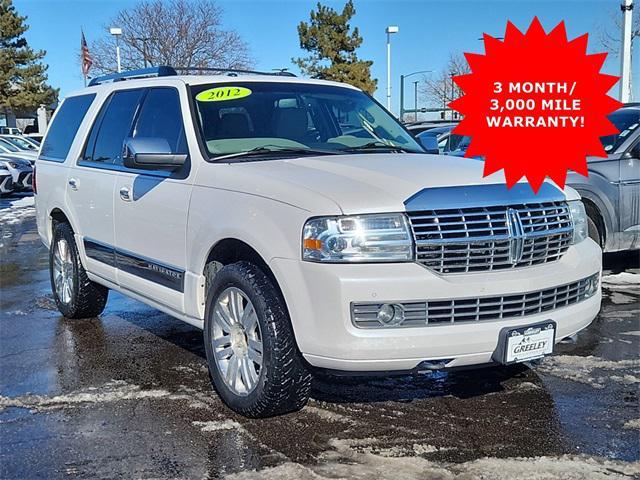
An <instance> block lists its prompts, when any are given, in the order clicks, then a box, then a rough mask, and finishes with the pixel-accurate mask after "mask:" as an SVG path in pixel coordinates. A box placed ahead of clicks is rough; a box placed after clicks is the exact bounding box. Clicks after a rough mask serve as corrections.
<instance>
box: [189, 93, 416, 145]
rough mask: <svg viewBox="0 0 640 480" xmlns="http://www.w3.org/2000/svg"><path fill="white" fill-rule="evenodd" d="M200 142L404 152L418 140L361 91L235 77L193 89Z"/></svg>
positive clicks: (208, 143) (207, 143) (206, 143)
mask: <svg viewBox="0 0 640 480" xmlns="http://www.w3.org/2000/svg"><path fill="white" fill-rule="evenodd" d="M192 91H193V96H194V103H195V105H196V113H197V117H198V121H199V124H200V131H201V134H202V136H203V139H204V144H205V145H206V147H207V150H208V151H209V153H210V154H211V156H212V157H215V156H222V155H229V154H234V153H239V152H248V151H254V152H256V151H258V153H264V152H267V153H268V152H269V151H273V152H272V153H276V152H277V153H278V154H280V155H281V154H282V152H283V151H286V150H289V149H290V150H291V151H296V153H301V152H302V153H304V150H307V149H309V150H311V151H312V152H315V153H325V154H327V153H334V154H340V153H353V152H354V151H358V152H364V153H368V152H385V151H404V152H413V153H424V150H423V148H422V147H421V146H420V145H419V144H418V143H417V142H416V140H415V139H414V138H413V137H412V136H411V135H410V134H409V133H407V131H406V130H405V129H404V128H403V127H402V126H401V125H400V124H399V123H398V122H397V121H396V119H395V118H393V117H392V116H391V115H390V114H389V113H388V112H387V111H386V110H385V109H384V108H382V107H381V106H380V105H379V104H377V103H376V102H375V101H374V100H373V99H371V97H369V96H368V95H366V94H365V93H363V92H361V91H359V90H353V89H350V88H344V87H334V86H328V85H311V84H297V83H281V82H265V83H259V82H233V83H229V84H224V85H220V84H215V85H198V86H194V87H193V88H192Z"/></svg>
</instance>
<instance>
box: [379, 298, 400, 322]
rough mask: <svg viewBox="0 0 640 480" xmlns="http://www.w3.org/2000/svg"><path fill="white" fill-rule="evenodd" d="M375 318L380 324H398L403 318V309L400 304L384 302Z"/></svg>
mask: <svg viewBox="0 0 640 480" xmlns="http://www.w3.org/2000/svg"><path fill="white" fill-rule="evenodd" d="M377 319H378V322H380V324H381V325H398V324H400V323H401V322H402V321H403V320H404V309H403V308H402V305H397V304H392V303H385V304H384V305H382V306H381V307H380V310H378V315H377Z"/></svg>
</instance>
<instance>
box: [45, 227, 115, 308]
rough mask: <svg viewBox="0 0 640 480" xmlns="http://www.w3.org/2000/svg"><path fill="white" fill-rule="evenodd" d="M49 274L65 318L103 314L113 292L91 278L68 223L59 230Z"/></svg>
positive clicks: (54, 295)
mask: <svg viewBox="0 0 640 480" xmlns="http://www.w3.org/2000/svg"><path fill="white" fill-rule="evenodd" d="M49 274H50V278H51V290H52V291H53V298H54V300H55V302H56V306H57V307H58V310H60V313H62V314H63V315H64V316H65V317H67V318H90V317H96V316H98V315H100V314H101V313H102V311H103V310H104V307H105V305H106V304H107V298H108V296H109V289H107V288H106V287H104V286H102V285H99V284H97V283H95V282H92V281H91V280H89V277H87V272H86V271H85V269H84V267H83V266H82V262H81V261H80V255H79V253H78V247H77V245H76V241H75V237H74V235H73V230H72V229H71V226H70V225H69V224H68V223H58V224H56V226H55V229H54V232H53V241H52V242H51V249H50V251H49Z"/></svg>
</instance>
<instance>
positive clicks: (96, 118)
mask: <svg viewBox="0 0 640 480" xmlns="http://www.w3.org/2000/svg"><path fill="white" fill-rule="evenodd" d="M151 75H156V76H155V77H150V76H151ZM139 77H149V78H139ZM110 80H111V81H110ZM34 187H35V189H36V191H37V197H36V207H37V220H38V230H39V232H40V235H41V237H42V239H43V241H44V243H45V244H46V245H47V246H48V247H49V248H50V252H51V253H50V265H51V267H50V268H51V283H52V288H53V293H54V297H55V301H56V303H57V305H58V308H59V309H60V311H61V312H62V313H63V314H64V315H65V316H67V317H69V318H82V317H92V316H95V315H98V314H100V313H101V312H102V310H103V308H104V307H105V303H106V302H107V294H108V291H109V290H110V289H113V290H117V291H119V292H122V293H124V294H126V295H129V296H131V297H133V298H135V299H138V300H140V301H142V302H145V303H147V304H149V305H151V306H153V307H156V308H158V309H160V310H162V311H164V312H166V313H168V314H169V315H172V316H174V317H177V318H179V319H182V320H184V321H185V322H188V323H190V324H192V325H195V326H197V327H199V328H202V329H204V340H205V344H206V352H207V361H208V364H209V370H210V373H211V377H212V379H213V382H214V384H215V387H216V389H217V391H218V393H219V394H220V396H221V397H222V399H223V400H224V401H225V402H226V403H227V404H228V405H229V406H230V407H231V408H232V409H234V410H236V411H238V412H240V413H242V414H244V415H248V416H256V417H262V416H269V415H275V414H280V413H284V412H288V411H292V410H295V409H299V408H301V407H302V406H303V405H304V404H305V402H306V400H307V397H308V394H309V389H310V384H311V373H312V372H313V371H314V370H315V369H317V368H321V369H323V370H325V371H326V370H329V371H334V372H336V371H341V372H390V373H398V372H410V371H426V370H431V369H439V368H453V367H465V366H471V365H483V364H490V363H499V364H509V363H512V362H521V361H526V360H531V359H534V358H540V357H541V356H544V355H546V354H549V353H550V352H551V351H552V349H553V345H554V343H556V342H558V341H560V340H562V339H563V338H565V337H568V336H572V335H574V334H575V333H576V332H578V331H579V330H581V329H583V328H585V327H586V326H587V325H589V323H590V322H591V321H592V320H593V319H594V318H595V316H596V315H597V313H598V310H599V308H600V299H601V293H600V282H599V280H600V271H601V251H600V248H599V247H598V246H597V245H596V244H595V243H594V242H593V241H592V240H590V239H589V238H588V236H587V226H586V218H585V212H584V207H583V205H582V202H581V201H580V198H579V196H578V195H577V194H576V192H575V191H574V190H571V189H566V190H565V191H564V192H563V191H562V190H560V189H558V188H557V187H556V186H554V185H552V184H544V185H543V186H542V188H541V189H540V191H539V193H538V194H537V195H536V194H534V193H533V192H532V191H531V189H530V187H529V186H528V184H525V183H521V184H517V185H516V186H515V187H514V188H512V189H507V188H506V186H505V185H504V182H503V178H502V177H500V176H495V175H494V176H492V177H489V178H482V166H481V165H480V164H478V163H477V162H469V161H467V160H464V159H460V160H456V159H449V160H447V162H442V160H441V159H440V158H439V157H437V156H434V155H426V154H424V151H423V150H422V148H421V147H420V145H418V143H416V141H415V140H414V138H413V137H412V136H411V135H410V134H409V133H408V132H407V131H406V130H405V129H404V128H403V127H402V126H401V125H400V124H399V123H398V122H397V121H396V120H395V119H394V118H393V117H392V116H391V115H390V114H389V113H388V112H387V111H386V110H385V109H384V108H382V107H381V106H380V105H379V104H378V103H377V102H376V101H375V100H373V99H372V98H371V97H370V96H368V95H367V94H365V93H363V92H362V91H360V90H358V89H357V88H354V87H351V86H349V85H343V84H339V83H333V82H326V81H318V80H307V79H298V78H295V77H293V76H290V75H283V74H280V75H257V74H244V73H241V74H232V75H221V74H217V75H206V76H193V75H191V76H179V75H176V74H175V71H174V70H173V69H171V68H169V67H160V68H157V69H155V70H145V71H137V72H132V73H129V74H120V75H113V76H110V77H106V78H100V79H97V80H94V81H93V82H92V85H90V86H89V87H88V88H86V89H84V90H82V91H80V92H77V93H74V94H72V95H70V96H69V97H68V98H67V99H66V100H65V101H64V102H63V103H62V105H61V106H60V107H59V108H58V110H57V112H56V114H55V117H54V119H53V122H52V125H51V127H50V129H49V131H48V133H47V136H46V138H45V139H44V143H43V145H42V148H41V151H40V154H39V158H38V161H37V181H35V182H34Z"/></svg>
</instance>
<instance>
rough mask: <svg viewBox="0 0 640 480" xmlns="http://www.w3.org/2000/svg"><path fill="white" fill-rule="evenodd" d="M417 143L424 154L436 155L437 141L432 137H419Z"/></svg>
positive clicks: (437, 151) (437, 152)
mask: <svg viewBox="0 0 640 480" xmlns="http://www.w3.org/2000/svg"><path fill="white" fill-rule="evenodd" d="M418 141H419V142H420V144H421V145H422V148H424V150H425V152H427V153H430V154H433V155H438V154H439V153H440V151H439V150H438V139H437V138H436V137H434V136H433V135H419V136H418Z"/></svg>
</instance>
